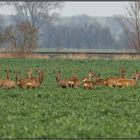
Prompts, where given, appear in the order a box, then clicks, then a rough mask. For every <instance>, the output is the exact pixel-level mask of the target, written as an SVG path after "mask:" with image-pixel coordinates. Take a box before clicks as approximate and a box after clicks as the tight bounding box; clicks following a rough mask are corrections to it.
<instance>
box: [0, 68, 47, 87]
mask: <svg viewBox="0 0 140 140" xmlns="http://www.w3.org/2000/svg"><path fill="white" fill-rule="evenodd" d="M32 72H33V70H32V69H29V70H28V72H27V76H26V77H24V78H20V77H19V75H20V71H14V76H15V81H14V80H11V79H10V75H11V70H8V69H7V70H5V78H4V79H0V87H2V88H4V89H13V88H15V87H16V86H18V87H20V88H27V89H34V88H39V87H40V85H41V84H42V82H43V78H44V70H43V69H40V68H39V69H37V70H36V73H37V75H36V77H33V76H32Z"/></svg>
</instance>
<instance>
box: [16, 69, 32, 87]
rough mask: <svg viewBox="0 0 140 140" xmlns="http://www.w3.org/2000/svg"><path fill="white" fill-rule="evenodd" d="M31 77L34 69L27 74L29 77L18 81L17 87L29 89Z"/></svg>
mask: <svg viewBox="0 0 140 140" xmlns="http://www.w3.org/2000/svg"><path fill="white" fill-rule="evenodd" d="M31 77H32V69H29V70H28V72H27V77H25V78H23V79H18V82H17V85H18V86H19V87H20V88H28V86H29V83H28V82H29V80H30V79H31ZM27 83H28V85H27Z"/></svg>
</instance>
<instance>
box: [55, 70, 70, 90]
mask: <svg viewBox="0 0 140 140" xmlns="http://www.w3.org/2000/svg"><path fill="white" fill-rule="evenodd" d="M55 79H56V82H57V85H58V86H59V87H62V88H67V87H68V86H69V84H68V81H69V80H66V79H61V76H60V71H58V72H57V73H56V76H55Z"/></svg>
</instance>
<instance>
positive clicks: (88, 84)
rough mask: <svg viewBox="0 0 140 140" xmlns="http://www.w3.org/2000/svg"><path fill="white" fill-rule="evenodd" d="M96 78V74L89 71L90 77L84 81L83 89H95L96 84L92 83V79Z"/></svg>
mask: <svg viewBox="0 0 140 140" xmlns="http://www.w3.org/2000/svg"><path fill="white" fill-rule="evenodd" d="M94 76H95V74H94V72H93V71H91V70H89V72H88V75H87V76H86V77H85V78H84V79H83V81H82V82H83V88H84V89H86V90H87V89H90V90H91V89H93V88H94V82H93V81H91V78H93V77H94Z"/></svg>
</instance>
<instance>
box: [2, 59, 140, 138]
mask: <svg viewBox="0 0 140 140" xmlns="http://www.w3.org/2000/svg"><path fill="white" fill-rule="evenodd" d="M0 64H1V65H0V77H4V72H3V70H4V69H5V68H7V67H8V68H9V69H11V70H12V71H13V70H14V69H15V68H16V69H20V70H21V77H23V76H25V73H26V69H28V68H29V67H32V68H34V69H35V68H37V67H42V68H45V69H46V75H45V79H44V83H43V85H42V86H41V88H40V89H35V90H23V89H19V88H16V89H14V90H4V89H0V110H1V113H0V137H2V138H97V137H98V138H102V137H103V138H138V137H140V81H139V84H138V86H137V87H135V88H122V89H118V88H109V87H96V88H95V89H93V90H91V91H88V90H87V91H86V90H84V89H83V88H82V87H80V88H79V89H61V88H58V87H57V85H56V82H55V78H54V74H53V70H61V71H62V76H63V77H65V78H69V77H70V75H71V71H73V70H78V77H79V78H80V79H81V80H82V78H83V77H84V76H85V75H86V74H87V72H88V70H89V69H92V70H93V71H95V73H97V74H98V73H100V74H101V77H102V78H106V77H108V76H110V75H114V72H117V71H118V68H119V66H126V67H127V70H128V73H127V77H128V78H131V75H132V73H133V72H135V70H136V69H137V70H140V61H136V60H135V61H124V60H123V61H121V60H88V59H86V60H69V59H68V60H66V59H26V60H20V59H19V60H18V59H0ZM12 79H14V78H13V76H12Z"/></svg>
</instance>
